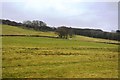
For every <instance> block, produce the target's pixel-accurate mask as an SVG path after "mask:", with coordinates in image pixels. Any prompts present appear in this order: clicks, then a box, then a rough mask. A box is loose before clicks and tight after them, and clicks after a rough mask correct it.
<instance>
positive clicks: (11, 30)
mask: <svg viewBox="0 0 120 80" xmlns="http://www.w3.org/2000/svg"><path fill="white" fill-rule="evenodd" d="M0 27H2V34H3V35H40V36H56V34H54V32H42V31H35V30H32V29H24V28H22V27H16V26H10V25H2V26H0Z"/></svg>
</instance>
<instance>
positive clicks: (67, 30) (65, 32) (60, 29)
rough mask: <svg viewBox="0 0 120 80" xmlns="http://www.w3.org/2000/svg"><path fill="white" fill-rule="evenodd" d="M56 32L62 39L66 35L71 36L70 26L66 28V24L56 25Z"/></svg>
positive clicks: (65, 37)
mask: <svg viewBox="0 0 120 80" xmlns="http://www.w3.org/2000/svg"><path fill="white" fill-rule="evenodd" d="M56 33H57V34H58V36H59V38H63V39H67V38H68V36H69V37H70V38H72V36H73V30H72V28H68V27H66V26H61V27H58V28H57V30H56Z"/></svg>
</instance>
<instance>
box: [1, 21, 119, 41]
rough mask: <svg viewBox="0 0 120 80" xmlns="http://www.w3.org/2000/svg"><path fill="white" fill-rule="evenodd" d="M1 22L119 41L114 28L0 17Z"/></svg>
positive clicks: (66, 36)
mask: <svg viewBox="0 0 120 80" xmlns="http://www.w3.org/2000/svg"><path fill="white" fill-rule="evenodd" d="M0 22H1V23H2V24H6V25H12V26H18V27H23V28H27V29H34V30H37V31H54V32H55V33H56V34H57V35H58V37H59V38H64V39H67V38H72V37H73V35H83V36H88V37H93V38H102V39H109V40H118V41H120V38H119V37H120V30H116V32H115V33H112V32H105V31H102V30H100V29H80V28H71V27H66V26H60V27H58V28H55V27H50V26H47V24H46V23H45V22H43V21H39V20H33V21H29V20H27V21H23V22H22V23H18V22H15V21H10V20H4V19H0Z"/></svg>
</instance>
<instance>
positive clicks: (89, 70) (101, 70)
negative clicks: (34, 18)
mask: <svg viewBox="0 0 120 80" xmlns="http://www.w3.org/2000/svg"><path fill="white" fill-rule="evenodd" d="M4 26H6V28H4ZM4 26H3V34H4V35H5V34H17V31H16V29H12V28H13V26H11V30H15V31H16V32H14V31H10V29H8V27H9V26H7V25H4ZM14 28H16V27H14ZM17 29H18V31H21V30H23V31H24V30H25V29H21V28H17ZM19 29H21V30H19ZM8 30H9V31H8ZM23 31H21V32H20V33H21V34H27V33H29V32H30V33H31V34H32V35H33V34H35V35H36V34H37V35H41V34H42V35H46V34H48V35H49V33H51V34H50V36H53V35H55V34H54V33H53V32H36V31H34V30H25V31H24V32H23ZM18 35H19V33H18ZM48 35H47V36H48ZM101 42H112V43H113V42H114V43H117V41H112V40H104V39H96V38H89V37H84V36H75V37H73V38H72V39H57V38H56V39H55V38H45V37H20V36H19V37H13V36H12V37H11V36H4V37H2V44H3V45H2V70H3V73H2V76H3V78H118V45H115V44H106V43H101Z"/></svg>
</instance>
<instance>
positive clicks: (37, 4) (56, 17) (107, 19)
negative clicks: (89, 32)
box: [0, 0, 118, 31]
mask: <svg viewBox="0 0 120 80" xmlns="http://www.w3.org/2000/svg"><path fill="white" fill-rule="evenodd" d="M103 1H104V2H103ZM103 1H101V2H98V0H89V2H88V0H4V1H2V2H0V5H2V6H1V8H2V16H1V18H2V19H10V20H14V21H18V22H22V21H25V20H41V21H44V22H46V23H47V24H48V25H49V26H52V27H53V26H54V27H58V26H62V25H65V26H68V27H77V28H91V29H102V30H104V31H111V30H117V29H118V2H117V1H118V0H114V2H113V1H112V0H107V1H105V0H103ZM115 1H116V2H115Z"/></svg>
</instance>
